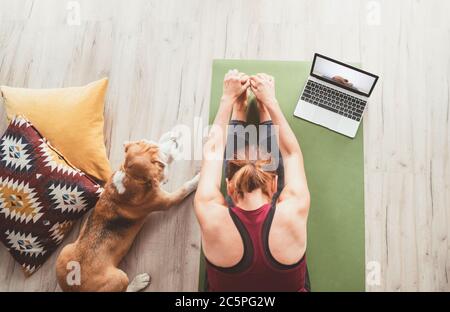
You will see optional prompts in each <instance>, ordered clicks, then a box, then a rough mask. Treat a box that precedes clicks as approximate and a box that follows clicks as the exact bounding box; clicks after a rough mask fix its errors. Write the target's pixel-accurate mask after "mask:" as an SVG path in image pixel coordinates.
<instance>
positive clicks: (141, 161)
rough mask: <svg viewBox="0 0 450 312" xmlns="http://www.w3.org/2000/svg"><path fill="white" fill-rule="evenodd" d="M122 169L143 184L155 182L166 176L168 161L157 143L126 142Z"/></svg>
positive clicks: (162, 179)
mask: <svg viewBox="0 0 450 312" xmlns="http://www.w3.org/2000/svg"><path fill="white" fill-rule="evenodd" d="M124 147H125V161H124V163H123V168H122V170H123V171H124V172H125V173H126V175H128V176H129V177H131V178H132V179H134V180H136V181H137V182H138V183H141V184H145V183H148V184H151V185H153V184H155V183H158V182H162V181H164V180H165V178H166V171H167V169H166V167H167V165H168V164H167V162H166V161H165V159H164V157H162V156H163V155H161V153H160V148H159V146H158V145H157V144H155V143H152V142H148V141H135V142H126V143H125V144H124Z"/></svg>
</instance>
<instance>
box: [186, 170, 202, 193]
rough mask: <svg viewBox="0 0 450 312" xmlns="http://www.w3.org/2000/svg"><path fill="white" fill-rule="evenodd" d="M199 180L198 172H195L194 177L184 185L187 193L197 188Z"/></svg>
mask: <svg viewBox="0 0 450 312" xmlns="http://www.w3.org/2000/svg"><path fill="white" fill-rule="evenodd" d="M199 181H200V173H197V175H196V176H195V177H193V178H192V179H190V180H189V181H187V182H186V187H187V189H188V192H189V193H192V192H193V191H195V190H196V189H197V186H198V182H199Z"/></svg>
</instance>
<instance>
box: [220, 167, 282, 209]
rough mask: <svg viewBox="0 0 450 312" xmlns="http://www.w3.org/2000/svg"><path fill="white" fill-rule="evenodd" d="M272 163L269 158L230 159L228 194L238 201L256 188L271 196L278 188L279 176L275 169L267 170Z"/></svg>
mask: <svg viewBox="0 0 450 312" xmlns="http://www.w3.org/2000/svg"><path fill="white" fill-rule="evenodd" d="M270 163H271V160H270V159H267V160H256V161H251V160H247V159H244V160H240V159H235V160H230V161H229V162H228V166H227V169H226V177H227V192H228V195H229V196H230V197H231V198H232V199H233V201H235V202H236V201H237V200H238V199H242V198H244V197H245V195H246V194H248V193H252V192H253V191H255V190H261V192H262V193H263V194H264V195H266V196H268V197H269V198H271V197H272V196H273V194H274V193H275V192H276V190H277V176H276V173H275V172H273V171H265V170H264V167H267V166H268V165H269V164H270Z"/></svg>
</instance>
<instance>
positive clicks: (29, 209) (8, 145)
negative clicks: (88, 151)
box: [0, 117, 102, 275]
mask: <svg viewBox="0 0 450 312" xmlns="http://www.w3.org/2000/svg"><path fill="white" fill-rule="evenodd" d="M101 192H102V188H101V187H100V185H98V184H97V183H96V182H95V181H93V180H92V179H90V178H89V177H88V176H87V175H85V174H84V173H83V172H81V171H80V170H78V169H76V168H75V167H73V166H72V165H71V164H70V163H68V162H67V161H66V160H65V159H64V157H63V156H62V155H61V154H60V153H59V152H58V151H57V150H56V149H54V148H53V147H52V146H51V145H50V144H49V142H48V141H47V140H46V139H45V138H43V137H42V136H41V135H40V134H39V132H38V131H37V129H36V128H35V127H34V126H33V125H32V124H31V123H30V122H29V121H27V120H26V119H25V118H23V117H15V118H14V119H13V120H12V121H11V123H10V124H9V127H8V129H6V132H5V134H4V135H3V136H2V137H1V139H0V240H1V241H2V242H3V244H5V245H6V247H7V248H8V250H9V252H10V253H11V255H12V256H13V257H14V259H16V261H17V262H19V263H20V264H21V265H22V268H23V270H24V272H25V274H26V275H31V274H33V273H34V272H35V271H36V270H37V269H39V268H40V267H41V266H42V264H43V263H44V262H45V261H46V260H47V259H48V258H49V257H50V255H51V254H52V252H53V251H54V250H55V249H56V248H57V247H58V245H59V244H60V243H61V242H62V240H63V239H64V236H65V235H66V234H67V233H68V231H69V230H70V229H71V227H72V225H73V223H74V222H75V221H76V220H77V219H78V218H80V217H81V216H82V215H83V214H84V213H85V212H87V211H88V210H89V209H91V208H92V207H94V205H95V204H96V202H97V200H98V197H99V196H100V193H101Z"/></svg>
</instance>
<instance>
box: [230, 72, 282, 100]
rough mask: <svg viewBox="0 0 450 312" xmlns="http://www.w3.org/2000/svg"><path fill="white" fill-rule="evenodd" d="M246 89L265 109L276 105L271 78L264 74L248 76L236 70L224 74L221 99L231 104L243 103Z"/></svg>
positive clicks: (273, 83) (273, 80)
mask: <svg viewBox="0 0 450 312" xmlns="http://www.w3.org/2000/svg"><path fill="white" fill-rule="evenodd" d="M248 88H250V89H251V91H252V92H253V94H254V95H255V97H256V100H257V101H258V102H260V103H261V104H263V105H264V106H266V107H267V106H270V105H274V104H275V103H277V101H276V98H275V79H274V78H273V77H272V76H270V75H267V74H264V73H258V74H256V75H252V76H249V75H247V74H245V73H242V72H239V71H238V70H237V69H233V70H229V71H228V73H226V75H225V78H224V80H223V97H224V98H226V99H228V100H229V101H230V102H231V103H235V102H238V101H239V102H245V100H246V99H247V89H248ZM242 100H244V101H242Z"/></svg>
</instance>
